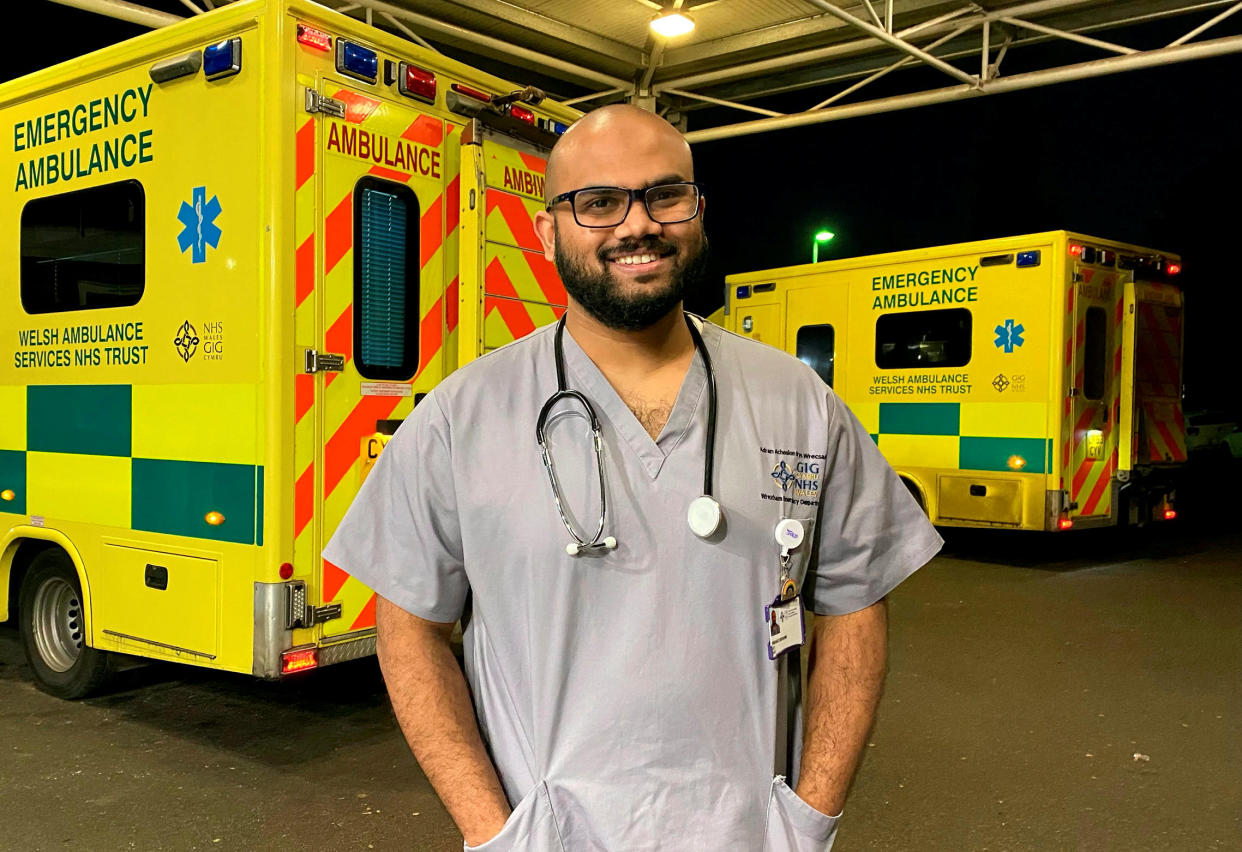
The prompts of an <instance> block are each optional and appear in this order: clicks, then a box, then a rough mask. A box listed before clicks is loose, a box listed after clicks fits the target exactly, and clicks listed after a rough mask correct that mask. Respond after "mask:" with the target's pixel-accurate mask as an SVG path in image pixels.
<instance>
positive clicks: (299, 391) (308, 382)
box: [293, 373, 315, 423]
mask: <svg viewBox="0 0 1242 852" xmlns="http://www.w3.org/2000/svg"><path fill="white" fill-rule="evenodd" d="M314 404H315V377H314V376H312V375H310V374H309V373H298V374H297V375H296V376H294V377H293V422H295V423H301V422H302V418H303V417H305V416H306V412H308V411H310V410H311V407H312V406H314Z"/></svg>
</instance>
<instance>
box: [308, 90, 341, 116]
mask: <svg viewBox="0 0 1242 852" xmlns="http://www.w3.org/2000/svg"><path fill="white" fill-rule="evenodd" d="M306 111H307V112H322V113H324V114H325V115H335V116H336V117H337V118H344V117H345V102H344V101H338V100H336V99H335V98H330V97H328V96H327V95H321V94H319V93H318V92H316V91H315V90H314V89H311V88H307V90H306Z"/></svg>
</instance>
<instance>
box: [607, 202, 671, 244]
mask: <svg viewBox="0 0 1242 852" xmlns="http://www.w3.org/2000/svg"><path fill="white" fill-rule="evenodd" d="M663 230H664V226H663V225H661V224H660V223H659V222H655V221H653V220H652V218H651V216H650V215H648V213H647V205H646V204H645V203H643V200H642V199H641V198H635V199H634V201H633V203H632V204H630V212H628V213H626V214H625V219H623V220H622V222H621V224H620V225H618V226H617V227H616V231H615V233H616V236H617V238H618V239H626V238H630V239H638V238H639V237H645V236H647V235H648V234H659V233H662V232H663Z"/></svg>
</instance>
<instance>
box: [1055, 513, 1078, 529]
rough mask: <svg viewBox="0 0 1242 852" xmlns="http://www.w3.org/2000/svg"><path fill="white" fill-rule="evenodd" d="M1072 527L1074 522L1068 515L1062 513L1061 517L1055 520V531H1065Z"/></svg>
mask: <svg viewBox="0 0 1242 852" xmlns="http://www.w3.org/2000/svg"><path fill="white" fill-rule="evenodd" d="M1073 526H1074V521H1073V520H1072V519H1071V518H1070V516H1069V515H1067V514H1065V513H1064V512H1062V513H1061V517H1059V518H1057V529H1059V530H1067V529H1070V528H1071V527H1073Z"/></svg>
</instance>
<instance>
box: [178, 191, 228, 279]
mask: <svg viewBox="0 0 1242 852" xmlns="http://www.w3.org/2000/svg"><path fill="white" fill-rule="evenodd" d="M219 215H220V199H219V198H217V197H216V196H214V195H213V196H211V200H210V201H208V200H207V187H205V186H196V187H194V191H193V193H191V196H190V203H187V202H185V201H182V202H181V209H180V210H178V211H177V221H178V222H180V223H181V224H182V226H183V227H182V228H181V233H180V234H178V235H177V245H178V246H179V247H180V248H181V253H182V254H185V250H186V249H191V252H190V259H191V261H193V262H194V263H204V262H205V261H206V260H207V246H211V247H212V248H219V246H220V235H221V231H220V228H219V227H218V226H217V225H216V217H217V216H219Z"/></svg>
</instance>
